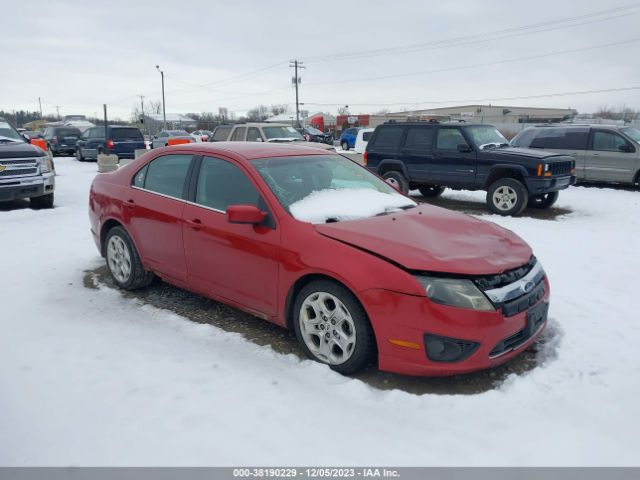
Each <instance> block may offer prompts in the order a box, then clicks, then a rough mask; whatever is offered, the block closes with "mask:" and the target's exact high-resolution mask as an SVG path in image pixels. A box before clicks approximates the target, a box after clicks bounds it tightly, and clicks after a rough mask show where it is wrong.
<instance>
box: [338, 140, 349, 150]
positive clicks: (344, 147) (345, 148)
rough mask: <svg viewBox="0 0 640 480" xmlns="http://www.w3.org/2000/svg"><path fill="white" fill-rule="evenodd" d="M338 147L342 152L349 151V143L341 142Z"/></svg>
mask: <svg viewBox="0 0 640 480" xmlns="http://www.w3.org/2000/svg"><path fill="white" fill-rule="evenodd" d="M340 146H341V147H342V150H344V151H345V152H348V151H349V143H348V142H342V143H341V144H340Z"/></svg>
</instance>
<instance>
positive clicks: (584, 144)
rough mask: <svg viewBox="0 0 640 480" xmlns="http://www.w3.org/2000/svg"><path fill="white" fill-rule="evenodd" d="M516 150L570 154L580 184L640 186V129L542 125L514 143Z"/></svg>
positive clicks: (605, 126)
mask: <svg viewBox="0 0 640 480" xmlns="http://www.w3.org/2000/svg"><path fill="white" fill-rule="evenodd" d="M511 145H513V146H514V147H525V148H541V149H544V150H551V151H553V152H557V153H561V154H565V155H571V156H572V157H574V158H575V160H576V176H577V177H578V181H580V182H615V183H630V184H639V183H640V130H637V129H635V128H633V127H625V126H617V125H578V124H566V125H558V124H556V125H540V126H536V127H532V128H527V129H525V130H523V131H522V132H520V133H519V134H518V135H516V136H515V137H514V138H513V140H511Z"/></svg>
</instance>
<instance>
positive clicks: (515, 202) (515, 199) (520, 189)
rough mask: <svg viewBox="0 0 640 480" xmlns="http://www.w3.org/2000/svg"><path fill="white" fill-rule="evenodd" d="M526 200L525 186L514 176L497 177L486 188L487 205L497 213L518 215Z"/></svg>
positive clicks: (525, 205)
mask: <svg viewBox="0 0 640 480" xmlns="http://www.w3.org/2000/svg"><path fill="white" fill-rule="evenodd" d="M528 200H529V194H528V192H527V188H526V187H525V186H524V185H523V184H522V182H519V181H518V180H516V179H515V178H499V179H498V180H496V181H495V182H493V183H492V184H491V186H490V187H489V190H487V206H488V207H489V209H490V210H491V211H492V212H493V213H497V214H498V215H503V216H507V215H511V216H517V215H520V214H521V213H522V211H523V210H524V209H525V208H526V207H527V201H528Z"/></svg>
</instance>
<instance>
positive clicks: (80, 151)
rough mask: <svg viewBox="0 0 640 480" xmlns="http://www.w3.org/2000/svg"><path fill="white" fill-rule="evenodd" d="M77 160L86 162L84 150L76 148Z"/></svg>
mask: <svg viewBox="0 0 640 480" xmlns="http://www.w3.org/2000/svg"><path fill="white" fill-rule="evenodd" d="M76 160H78V161H79V162H84V157H83V156H82V150H80V149H79V148H76Z"/></svg>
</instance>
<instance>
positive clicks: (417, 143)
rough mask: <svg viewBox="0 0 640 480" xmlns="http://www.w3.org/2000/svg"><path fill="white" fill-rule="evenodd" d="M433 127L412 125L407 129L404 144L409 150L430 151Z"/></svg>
mask: <svg viewBox="0 0 640 480" xmlns="http://www.w3.org/2000/svg"><path fill="white" fill-rule="evenodd" d="M433 131H434V129H433V128H421V127H414V128H409V129H407V138H406V140H405V141H404V146H405V148H407V149H411V150H424V151H431V150H432V149H433V137H434V135H433V133H434V132H433Z"/></svg>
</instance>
